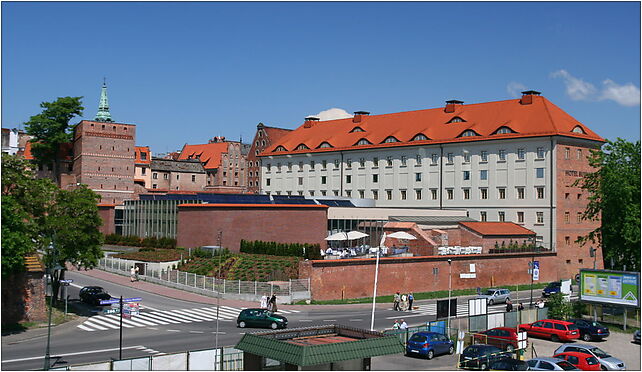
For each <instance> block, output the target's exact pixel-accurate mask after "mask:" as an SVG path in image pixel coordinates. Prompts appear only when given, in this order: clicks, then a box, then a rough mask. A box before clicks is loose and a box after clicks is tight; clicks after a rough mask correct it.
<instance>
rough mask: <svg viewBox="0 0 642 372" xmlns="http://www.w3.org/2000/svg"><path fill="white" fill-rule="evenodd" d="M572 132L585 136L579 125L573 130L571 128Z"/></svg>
mask: <svg viewBox="0 0 642 372" xmlns="http://www.w3.org/2000/svg"><path fill="white" fill-rule="evenodd" d="M572 132H573V133H579V134H586V132H585V131H584V129H582V127H580V126H579V125H576V126H575V128H573V130H572Z"/></svg>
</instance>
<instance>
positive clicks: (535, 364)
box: [526, 357, 580, 371]
mask: <svg viewBox="0 0 642 372" xmlns="http://www.w3.org/2000/svg"><path fill="white" fill-rule="evenodd" d="M526 364H528V368H530V369H531V371H580V369H579V368H577V367H575V366H574V365H572V364H571V363H569V362H567V361H565V360H563V359H559V358H546V357H540V358H533V359H530V360H528V361H527V362H526Z"/></svg>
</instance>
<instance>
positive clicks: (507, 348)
mask: <svg viewBox="0 0 642 372" xmlns="http://www.w3.org/2000/svg"><path fill="white" fill-rule="evenodd" d="M506 351H508V352H509V353H512V352H513V351H515V347H514V346H513V345H510V344H508V345H506Z"/></svg>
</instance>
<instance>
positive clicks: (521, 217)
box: [517, 212, 524, 223]
mask: <svg viewBox="0 0 642 372" xmlns="http://www.w3.org/2000/svg"><path fill="white" fill-rule="evenodd" d="M517 223H524V212H517Z"/></svg>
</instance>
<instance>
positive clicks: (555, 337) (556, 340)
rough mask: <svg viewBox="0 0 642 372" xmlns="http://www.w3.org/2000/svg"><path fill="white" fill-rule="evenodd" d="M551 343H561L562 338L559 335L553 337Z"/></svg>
mask: <svg viewBox="0 0 642 372" xmlns="http://www.w3.org/2000/svg"><path fill="white" fill-rule="evenodd" d="M551 341H553V342H560V336H558V335H551Z"/></svg>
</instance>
